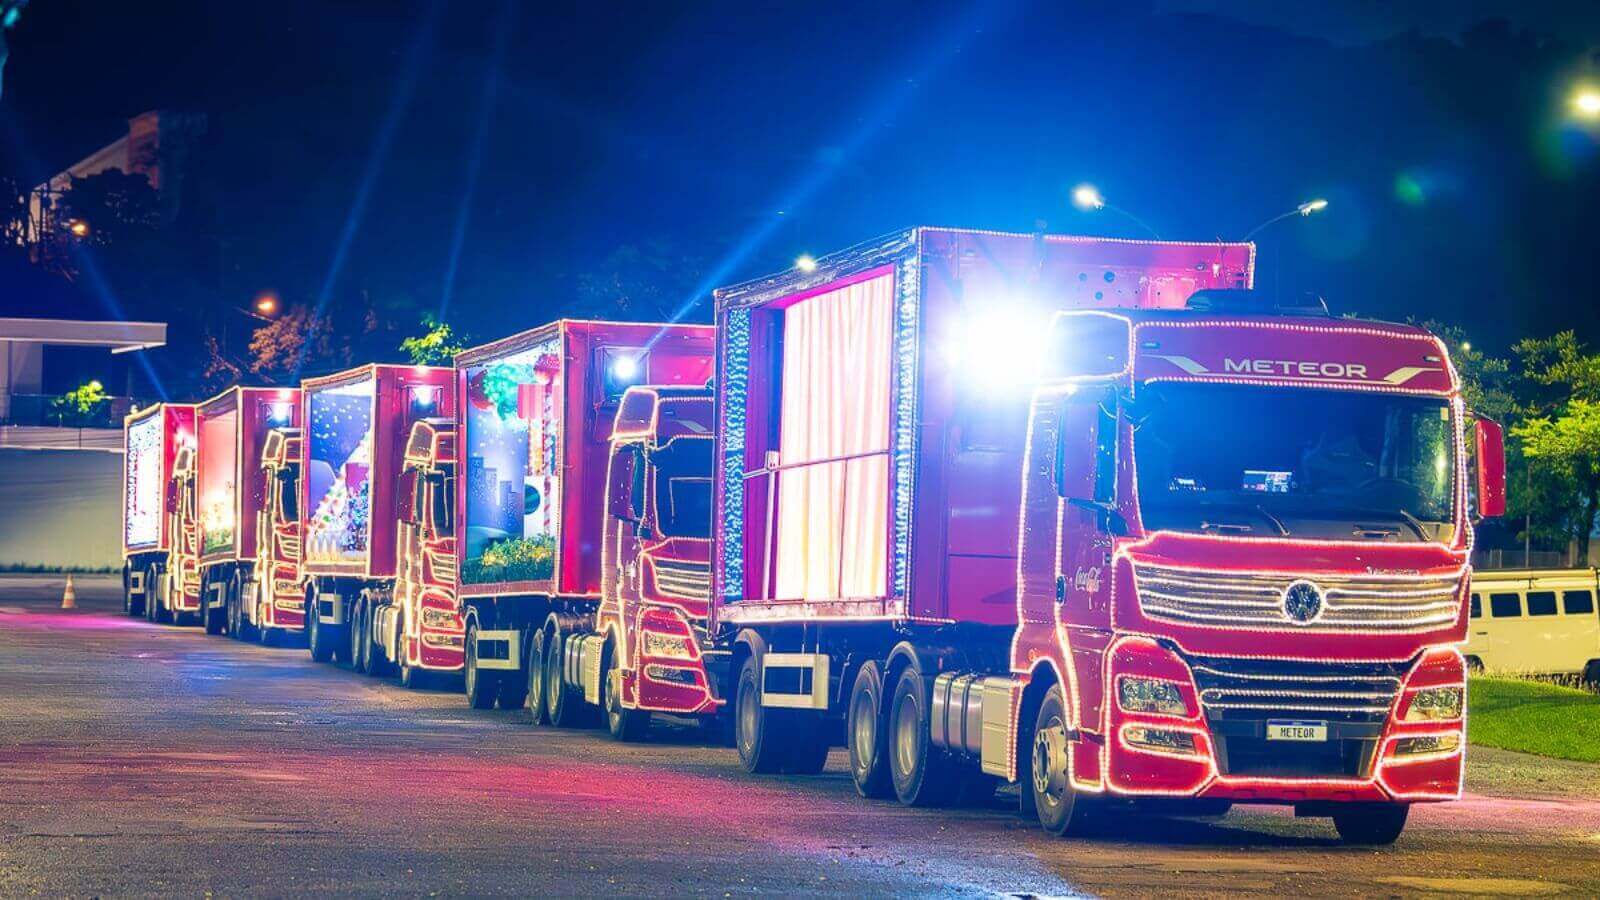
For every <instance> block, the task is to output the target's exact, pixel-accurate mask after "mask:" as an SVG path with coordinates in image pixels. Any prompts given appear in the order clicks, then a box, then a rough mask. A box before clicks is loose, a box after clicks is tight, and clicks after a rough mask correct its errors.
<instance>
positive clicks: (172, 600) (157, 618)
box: [145, 444, 200, 622]
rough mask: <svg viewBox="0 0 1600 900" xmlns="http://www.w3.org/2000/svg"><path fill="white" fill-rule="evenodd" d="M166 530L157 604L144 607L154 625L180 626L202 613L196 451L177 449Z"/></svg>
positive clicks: (189, 446) (193, 449) (190, 447)
mask: <svg viewBox="0 0 1600 900" xmlns="http://www.w3.org/2000/svg"><path fill="white" fill-rule="evenodd" d="M167 517H168V524H167V527H168V528H169V529H170V531H169V533H170V534H171V535H172V544H171V549H170V550H169V551H168V553H167V563H166V566H165V567H164V571H163V572H162V575H161V587H160V590H158V591H157V592H156V597H155V602H154V603H146V604H145V614H146V617H147V618H149V619H150V620H151V621H152V622H178V621H181V620H183V618H184V617H185V616H197V615H199V613H200V508H199V498H198V496H197V491H196V471H195V448H194V446H193V445H192V444H191V445H188V446H184V447H180V448H179V449H178V455H177V458H176V459H175V460H174V461H173V464H172V480H170V481H169V482H167Z"/></svg>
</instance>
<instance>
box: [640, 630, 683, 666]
mask: <svg viewBox="0 0 1600 900" xmlns="http://www.w3.org/2000/svg"><path fill="white" fill-rule="evenodd" d="M643 640H644V655H645V656H655V657H660V658H664V659H691V658H693V657H694V651H693V649H692V647H693V645H692V644H691V643H690V640H689V638H687V637H685V636H683V635H679V634H662V633H660V632H657V631H646V632H644V633H643Z"/></svg>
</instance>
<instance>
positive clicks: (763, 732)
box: [733, 654, 792, 773]
mask: <svg viewBox="0 0 1600 900" xmlns="http://www.w3.org/2000/svg"><path fill="white" fill-rule="evenodd" d="M736 684H737V688H736V690H735V693H734V701H733V702H734V708H733V715H734V720H733V732H734V746H736V747H737V748H738V750H739V762H740V764H742V765H743V766H744V770H745V771H746V772H751V773H771V772H781V771H783V770H784V767H785V766H787V765H788V763H789V759H790V753H789V750H790V747H789V744H790V739H791V737H792V735H791V734H790V733H789V729H787V728H785V727H784V726H786V725H787V724H789V723H788V720H787V719H786V718H785V717H784V716H782V715H781V713H783V712H785V711H786V710H780V709H769V708H767V707H764V706H762V705H761V661H760V660H759V659H757V658H756V657H755V655H754V654H752V655H750V656H748V657H746V658H745V661H744V665H742V666H740V667H739V680H738V681H737V682H736Z"/></svg>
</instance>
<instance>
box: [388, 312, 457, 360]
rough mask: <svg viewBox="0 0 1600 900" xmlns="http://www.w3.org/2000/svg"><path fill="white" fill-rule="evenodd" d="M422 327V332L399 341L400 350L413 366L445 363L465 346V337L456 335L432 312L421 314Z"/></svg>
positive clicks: (446, 323) (447, 324)
mask: <svg viewBox="0 0 1600 900" xmlns="http://www.w3.org/2000/svg"><path fill="white" fill-rule="evenodd" d="M422 327H423V328H424V329H425V330H424V331H423V333H422V334H420V335H415V336H412V337H408V338H406V339H405V340H403V341H401V342H400V352H402V353H404V354H405V355H406V356H407V358H409V359H410V361H411V364H412V365H414V366H429V365H435V364H446V365H447V364H449V362H450V361H451V360H452V359H453V358H454V357H455V355H456V354H457V353H460V352H461V351H462V350H465V349H466V348H467V342H466V339H465V338H464V337H462V336H460V335H457V334H456V333H455V332H454V331H453V330H452V329H451V327H450V324H449V323H448V322H443V321H441V320H440V319H439V317H438V316H435V315H433V314H432V313H424V314H423V316H422Z"/></svg>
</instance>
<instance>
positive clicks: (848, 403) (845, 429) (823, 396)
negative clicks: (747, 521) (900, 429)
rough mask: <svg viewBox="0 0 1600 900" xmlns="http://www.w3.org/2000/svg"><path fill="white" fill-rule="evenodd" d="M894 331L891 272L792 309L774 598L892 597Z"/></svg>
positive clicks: (787, 321)
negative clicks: (889, 593)
mask: <svg viewBox="0 0 1600 900" xmlns="http://www.w3.org/2000/svg"><path fill="white" fill-rule="evenodd" d="M893 324H894V278H893V276H892V275H883V276H881V277H877V278H872V279H869V280H866V281H860V282H857V283H855V284H851V285H846V286H845V287H842V288H840V289H838V290H835V291H829V292H827V293H824V294H818V295H817V296H815V297H809V298H807V299H805V300H802V301H800V302H798V303H796V304H795V305H793V306H791V307H789V308H788V309H787V310H785V311H784V315H783V383H782V389H783V394H782V403H781V406H780V411H779V416H780V418H779V442H778V449H779V464H780V466H781V467H782V469H781V471H780V473H779V475H778V483H777V490H776V497H777V511H776V544H775V546H774V547H773V548H772V552H773V561H774V562H773V566H774V573H773V591H772V596H773V597H775V598H777V599H780V600H791V599H808V600H823V599H833V598H869V597H882V596H884V595H885V594H886V593H887V588H888V576H887V571H888V512H889V465H888V463H889V459H888V451H889V411H890V399H891V398H890V393H891V392H890V374H891V371H892V366H891V363H892V356H893V346H894V340H893Z"/></svg>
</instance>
